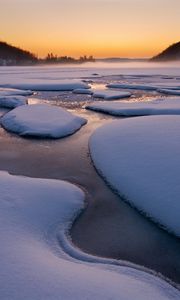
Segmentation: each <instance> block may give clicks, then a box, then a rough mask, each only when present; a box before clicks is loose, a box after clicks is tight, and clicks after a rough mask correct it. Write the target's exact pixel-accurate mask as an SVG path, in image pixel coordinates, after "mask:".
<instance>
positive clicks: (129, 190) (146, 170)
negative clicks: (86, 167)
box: [90, 116, 180, 236]
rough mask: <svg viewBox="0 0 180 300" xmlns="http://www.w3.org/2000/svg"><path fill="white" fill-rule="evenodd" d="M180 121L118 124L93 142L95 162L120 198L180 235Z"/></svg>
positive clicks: (158, 119)
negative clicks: (121, 196)
mask: <svg viewBox="0 0 180 300" xmlns="http://www.w3.org/2000/svg"><path fill="white" fill-rule="evenodd" d="M179 141H180V117H179V116H148V117H139V118H138V117H137V118H133V119H126V120H120V121H114V122H112V123H110V124H108V125H105V126H103V127H101V128H99V129H97V130H96V132H95V133H94V134H93V135H92V137H91V139H90V152H91V156H92V159H93V162H94V164H95V166H96V168H97V170H98V171H99V172H100V174H102V175H103V177H104V178H105V180H107V182H108V183H109V184H110V186H111V187H113V189H115V190H116V191H117V192H118V194H120V195H123V198H124V199H126V200H127V201H128V202H130V203H131V204H132V205H133V206H135V207H136V208H137V209H138V210H139V211H141V212H143V213H144V214H145V215H146V216H148V217H150V218H151V219H153V220H154V221H155V222H156V223H158V224H160V225H162V226H163V228H164V229H166V230H168V231H169V232H171V233H173V234H175V235H177V236H180V216H179V211H180V201H179V194H180V186H179V180H180V163H179V152H180V142H179Z"/></svg>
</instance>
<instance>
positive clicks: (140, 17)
mask: <svg viewBox="0 0 180 300" xmlns="http://www.w3.org/2000/svg"><path fill="white" fill-rule="evenodd" d="M0 8H1V9H0V20H1V36H0V40H3V41H6V42H8V43H11V44H13V45H16V46H19V47H21V48H24V49H28V50H30V51H32V52H34V53H35V54H37V55H39V56H40V57H41V56H45V55H46V54H47V53H48V52H53V53H55V54H57V55H71V56H76V57H78V56H80V55H83V54H87V55H90V54H92V55H94V56H95V57H107V56H108V57H109V56H118V57H149V56H152V55H154V54H156V53H157V52H159V51H161V50H163V49H164V48H166V47H167V46H168V45H169V44H172V43H174V42H177V41H179V39H180V38H179V28H180V18H179V13H180V1H179V0H171V1H169V0H158V1H157V0H43V1H42V0H0Z"/></svg>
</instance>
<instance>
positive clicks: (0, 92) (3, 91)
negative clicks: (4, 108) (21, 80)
mask: <svg viewBox="0 0 180 300" xmlns="http://www.w3.org/2000/svg"><path fill="white" fill-rule="evenodd" d="M32 94H33V92H32V91H29V90H18V89H11V88H0V96H31V95H32Z"/></svg>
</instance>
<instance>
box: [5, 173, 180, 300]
mask: <svg viewBox="0 0 180 300" xmlns="http://www.w3.org/2000/svg"><path fill="white" fill-rule="evenodd" d="M0 195H1V197H0V240H1V247H0V264H1V268H0V298H1V299H3V300H9V299H11V300H24V299H26V300H32V299H33V300H57V299H63V300H71V299H72V300H74V299H78V300H84V299H87V300H99V299H104V300H106V299H114V300H116V299H117V300H119V299H126V300H132V299H134V300H136V299H138V300H145V299H146V300H152V299H154V300H167V299H173V300H174V299H179V296H180V292H179V291H178V290H176V289H175V288H173V287H172V286H170V285H169V284H168V283H166V282H164V281H162V280H160V279H158V278H156V277H154V276H152V275H149V274H146V273H144V272H141V271H137V270H133V269H131V268H127V267H117V268H115V267H113V266H108V265H104V266H103V265H101V264H93V263H92V264H90V263H87V262H83V261H79V260H76V259H75V258H72V257H70V256H69V255H68V253H65V252H64V250H63V248H62V247H61V243H62V242H63V241H62V239H61V237H62V235H63V233H64V232H66V231H67V229H68V227H69V224H70V223H71V222H72V220H73V219H74V217H75V216H76V215H77V213H79V212H80V211H81V210H82V208H83V201H84V194H83V193H82V191H81V190H80V189H79V188H77V187H75V186H74V185H72V184H69V183H66V182H63V181H57V180H47V179H37V178H36V179H34V178H26V177H18V176H12V175H9V174H8V173H6V172H0ZM57 234H58V235H59V237H60V241H59V243H58V241H57ZM114 268H115V269H116V270H114Z"/></svg>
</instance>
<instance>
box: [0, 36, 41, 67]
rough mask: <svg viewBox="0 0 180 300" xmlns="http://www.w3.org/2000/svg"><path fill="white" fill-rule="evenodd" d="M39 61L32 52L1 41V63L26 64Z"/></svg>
mask: <svg viewBox="0 0 180 300" xmlns="http://www.w3.org/2000/svg"><path fill="white" fill-rule="evenodd" d="M37 61H38V59H37V57H36V56H35V55H34V54H32V53H31V52H29V51H25V50H22V49H20V48H17V47H14V46H11V45H9V44H7V43H5V42H0V65H26V64H34V63H36V62H37Z"/></svg>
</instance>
